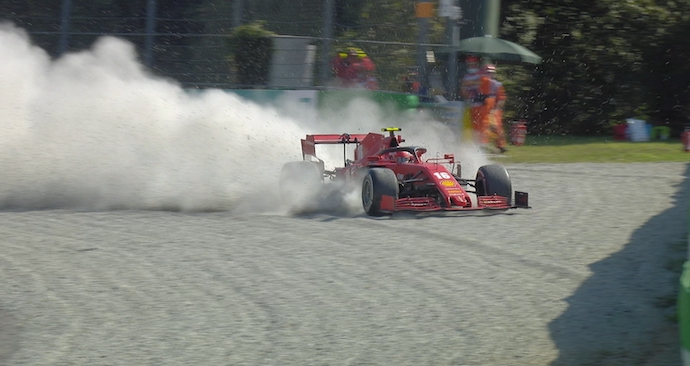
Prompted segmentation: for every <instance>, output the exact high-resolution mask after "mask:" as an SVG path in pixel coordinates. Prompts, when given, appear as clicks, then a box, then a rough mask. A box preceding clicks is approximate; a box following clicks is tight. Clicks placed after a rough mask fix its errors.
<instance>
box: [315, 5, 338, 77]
mask: <svg viewBox="0 0 690 366" xmlns="http://www.w3.org/2000/svg"><path fill="white" fill-rule="evenodd" d="M334 8H335V1H334V0H324V5H323V31H322V39H323V41H322V49H321V70H320V71H321V72H320V73H319V75H320V79H321V80H319V82H320V83H321V85H322V86H325V85H326V82H327V81H328V78H329V77H330V75H331V62H330V61H331V42H332V39H333V15H334V14H335V11H334Z"/></svg>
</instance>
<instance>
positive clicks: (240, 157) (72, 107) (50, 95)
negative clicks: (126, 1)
mask: <svg viewBox="0 0 690 366" xmlns="http://www.w3.org/2000/svg"><path fill="white" fill-rule="evenodd" d="M0 53H1V54H2V55H3V57H2V58H0V116H2V117H0V118H1V119H0V209H20V210H21V209H53V208H70V209H83V210H110V209H151V210H181V211H215V210H223V211H233V212H265V211H273V210H278V207H279V202H280V197H279V190H278V176H279V173H280V169H281V166H282V165H283V164H284V163H285V162H288V161H295V160H300V159H301V152H300V145H299V139H300V138H303V137H304V135H305V134H307V133H344V132H348V133H366V132H370V131H379V130H380V128H381V127H385V126H399V127H403V136H404V137H406V138H407V142H408V143H409V144H413V145H423V146H426V147H428V148H429V153H430V154H435V153H436V152H438V153H440V154H443V153H446V152H452V153H456V154H458V155H459V156H460V155H462V156H465V158H466V160H465V161H464V163H469V164H470V166H473V165H476V167H478V165H480V164H482V163H484V160H485V159H484V158H483V157H482V156H481V154H479V153H478V152H476V149H472V148H469V149H470V150H467V151H464V152H463V151H459V150H458V147H459V144H458V143H457V134H455V133H454V131H452V129H450V128H449V127H447V126H445V125H442V124H440V123H438V122H434V121H432V120H431V118H430V117H429V116H426V115H424V114H421V113H419V114H417V113H415V114H411V115H409V116H405V117H400V118H399V119H397V120H391V119H390V117H389V116H390V115H391V114H390V113H387V111H385V110H382V109H381V108H379V107H378V106H376V105H374V104H373V103H370V102H366V101H356V102H353V103H352V104H350V105H348V106H346V107H345V108H344V109H341V110H339V111H338V112H334V113H332V114H323V113H321V114H317V112H316V111H315V110H310V109H308V108H296V107H295V106H294V105H288V104H286V105H282V106H281V105H277V106H275V107H267V106H259V105H257V104H253V103H251V102H248V101H247V100H244V99H241V98H239V97H237V96H234V95H233V94H231V93H227V92H224V91H222V90H215V89H209V90H203V91H196V92H193V93H192V92H189V91H186V90H185V89H183V88H182V87H181V86H180V85H179V84H178V83H177V82H176V81H174V80H170V79H165V78H161V77H158V76H154V75H152V74H151V73H150V72H149V71H148V70H147V69H146V68H145V67H144V66H143V65H142V64H141V63H140V62H139V59H138V55H137V53H136V50H135V48H134V47H133V45H132V44H130V43H128V42H126V41H124V40H121V39H118V38H114V37H102V38H100V39H99V40H98V41H96V42H95V43H94V44H93V46H92V47H91V48H90V49H88V50H84V51H80V52H74V53H68V54H65V55H64V56H62V57H60V58H58V59H51V57H50V56H49V55H48V54H47V53H46V52H45V51H44V50H42V49H41V48H39V47H36V46H34V45H33V44H32V43H31V40H30V38H29V36H28V35H27V33H26V32H25V31H24V30H22V29H20V28H17V27H16V26H14V25H12V24H9V23H4V24H0ZM319 151H320V150H319ZM320 153H321V154H323V157H322V158H323V159H324V160H325V161H326V164H327V167H330V168H332V167H335V166H340V165H342V148H341V149H340V150H334V149H330V150H328V149H325V150H324V151H320ZM461 160H462V159H461ZM476 167H473V168H472V169H474V170H475V171H476Z"/></svg>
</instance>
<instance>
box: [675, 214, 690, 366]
mask: <svg viewBox="0 0 690 366" xmlns="http://www.w3.org/2000/svg"><path fill="white" fill-rule="evenodd" d="M687 241H688V247H689V248H690V213H689V214H688V238H687ZM678 328H679V332H680V346H681V350H680V351H681V355H682V357H683V365H684V366H690V260H689V261H687V262H685V264H684V265H683V273H682V274H681V276H680V290H679V293H678Z"/></svg>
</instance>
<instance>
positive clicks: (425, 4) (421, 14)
mask: <svg viewBox="0 0 690 366" xmlns="http://www.w3.org/2000/svg"><path fill="white" fill-rule="evenodd" d="M433 9H434V7H433V4H432V3H431V2H430V1H427V0H421V1H418V2H417V4H415V17H416V18H417V24H418V26H419V35H418V39H417V42H418V43H419V46H418V48H417V66H418V67H419V82H420V83H421V84H422V87H426V86H428V84H429V80H427V79H428V78H427V70H426V64H427V62H426V51H427V50H426V44H428V43H429V18H431V16H432V15H433Z"/></svg>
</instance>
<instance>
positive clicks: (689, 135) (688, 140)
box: [680, 129, 690, 152]
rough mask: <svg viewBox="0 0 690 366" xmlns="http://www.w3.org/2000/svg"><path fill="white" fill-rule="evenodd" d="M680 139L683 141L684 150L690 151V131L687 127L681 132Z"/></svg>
mask: <svg viewBox="0 0 690 366" xmlns="http://www.w3.org/2000/svg"><path fill="white" fill-rule="evenodd" d="M680 141H681V142H683V150H685V152H688V151H690V131H688V129H685V131H683V133H681V134H680Z"/></svg>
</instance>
